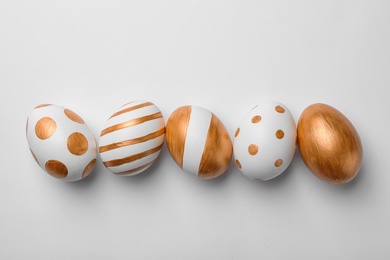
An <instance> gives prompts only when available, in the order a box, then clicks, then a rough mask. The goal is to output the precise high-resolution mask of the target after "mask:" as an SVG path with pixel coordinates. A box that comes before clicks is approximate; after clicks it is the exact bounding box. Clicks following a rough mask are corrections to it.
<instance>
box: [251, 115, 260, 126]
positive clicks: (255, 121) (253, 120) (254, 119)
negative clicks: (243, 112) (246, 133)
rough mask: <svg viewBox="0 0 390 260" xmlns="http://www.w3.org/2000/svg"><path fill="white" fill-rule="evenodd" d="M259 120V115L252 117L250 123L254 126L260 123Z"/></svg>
mask: <svg viewBox="0 0 390 260" xmlns="http://www.w3.org/2000/svg"><path fill="white" fill-rule="evenodd" d="M260 120H261V116H259V115H257V116H254V117H252V123H254V124H256V123H258V122H260Z"/></svg>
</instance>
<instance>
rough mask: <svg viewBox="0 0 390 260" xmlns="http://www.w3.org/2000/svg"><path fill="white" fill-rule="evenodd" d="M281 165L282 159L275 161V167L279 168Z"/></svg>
mask: <svg viewBox="0 0 390 260" xmlns="http://www.w3.org/2000/svg"><path fill="white" fill-rule="evenodd" d="M282 164H283V160H282V159H277V160H276V161H275V167H280V166H282Z"/></svg>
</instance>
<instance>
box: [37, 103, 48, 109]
mask: <svg viewBox="0 0 390 260" xmlns="http://www.w3.org/2000/svg"><path fill="white" fill-rule="evenodd" d="M51 105H52V104H41V105H38V106H36V107H34V109H36V108H41V107H47V106H51Z"/></svg>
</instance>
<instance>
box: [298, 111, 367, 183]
mask: <svg viewBox="0 0 390 260" xmlns="http://www.w3.org/2000/svg"><path fill="white" fill-rule="evenodd" d="M297 130H298V148H299V152H300V154H301V157H302V159H303V161H304V162H305V164H306V166H307V167H308V168H309V169H310V171H311V172H312V173H313V174H314V175H315V176H317V177H318V178H320V179H321V180H323V181H326V182H328V183H331V184H343V183H347V182H349V181H351V180H352V179H353V178H355V176H356V175H357V173H358V172H359V169H360V166H361V163H362V158H363V148H362V143H361V141H360V137H359V134H358V133H357V131H356V129H355V127H354V126H353V125H352V123H351V122H350V121H349V120H348V118H346V117H345V116H344V115H343V114H342V113H341V112H340V111H338V110H337V109H335V108H333V107H331V106H329V105H326V104H313V105H310V106H308V107H307V108H306V109H305V110H304V111H303V112H302V114H301V116H300V118H299V121H298V129H297Z"/></svg>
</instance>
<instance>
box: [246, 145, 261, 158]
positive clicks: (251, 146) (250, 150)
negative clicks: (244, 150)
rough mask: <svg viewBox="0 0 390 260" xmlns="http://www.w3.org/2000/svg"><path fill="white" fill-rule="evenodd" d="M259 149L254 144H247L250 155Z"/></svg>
mask: <svg viewBox="0 0 390 260" xmlns="http://www.w3.org/2000/svg"><path fill="white" fill-rule="evenodd" d="M258 151H259V147H258V146H257V145H256V144H251V145H249V146H248V152H249V154H250V155H256V154H257V152H258Z"/></svg>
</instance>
